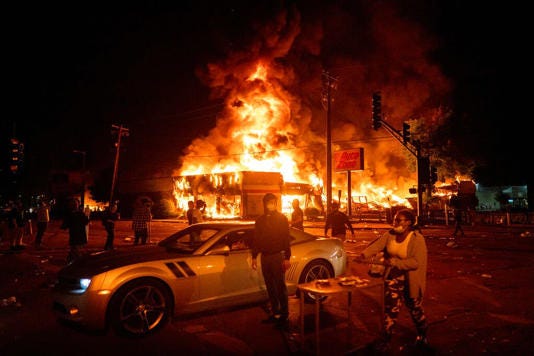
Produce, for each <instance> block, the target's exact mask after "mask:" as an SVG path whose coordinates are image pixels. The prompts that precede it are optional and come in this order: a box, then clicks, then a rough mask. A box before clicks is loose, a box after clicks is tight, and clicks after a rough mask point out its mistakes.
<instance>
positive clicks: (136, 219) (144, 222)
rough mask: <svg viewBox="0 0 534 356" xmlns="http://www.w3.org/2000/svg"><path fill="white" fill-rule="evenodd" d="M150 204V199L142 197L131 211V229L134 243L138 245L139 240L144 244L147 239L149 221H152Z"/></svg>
mask: <svg viewBox="0 0 534 356" xmlns="http://www.w3.org/2000/svg"><path fill="white" fill-rule="evenodd" d="M150 206H151V204H150V200H149V199H147V198H143V199H141V200H140V201H139V202H138V203H137V206H136V208H135V210H134V212H133V216H132V230H133V232H134V245H138V244H139V242H141V244H142V245H145V244H146V243H147V240H148V239H149V234H150V223H151V222H152V213H151V211H150Z"/></svg>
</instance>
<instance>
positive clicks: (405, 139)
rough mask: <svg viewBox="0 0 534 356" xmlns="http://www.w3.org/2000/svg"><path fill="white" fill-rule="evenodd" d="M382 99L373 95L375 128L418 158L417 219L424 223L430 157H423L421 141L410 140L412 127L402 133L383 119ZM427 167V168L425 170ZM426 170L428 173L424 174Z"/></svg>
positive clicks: (375, 94) (379, 95) (378, 94)
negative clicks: (424, 198) (424, 194)
mask: <svg viewBox="0 0 534 356" xmlns="http://www.w3.org/2000/svg"><path fill="white" fill-rule="evenodd" d="M381 101H382V97H381V94H380V92H375V93H373V100H372V110H373V113H372V115H373V116H372V122H373V128H374V129H375V130H378V129H379V128H381V127H383V128H384V129H385V130H386V131H387V132H389V134H390V135H391V136H393V137H394V138H395V139H396V140H397V141H399V142H400V143H401V144H402V145H403V146H404V147H406V149H407V150H408V151H409V152H410V153H411V154H412V155H414V157H415V158H416V174H417V217H418V221H422V214H423V190H424V189H423V186H425V184H427V183H428V182H424V180H425V177H427V178H428V176H429V174H430V172H429V171H428V169H429V166H428V164H426V165H425V164H424V162H427V161H428V157H423V156H422V155H421V145H420V143H419V141H413V140H411V138H410V125H408V124H407V123H403V126H402V133H401V132H400V131H398V130H396V129H395V128H394V127H393V126H391V125H390V124H389V123H388V122H387V121H384V120H383V119H382V102H381ZM425 167H426V168H425ZM424 170H426V172H424Z"/></svg>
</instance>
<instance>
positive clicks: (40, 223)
mask: <svg viewBox="0 0 534 356" xmlns="http://www.w3.org/2000/svg"><path fill="white" fill-rule="evenodd" d="M49 222H50V213H49V210H48V205H47V204H46V202H45V201H44V200H41V201H40V202H39V208H37V235H35V248H37V249H40V248H41V243H42V242H43V236H44V233H45V232H46V229H47V228H48V223H49Z"/></svg>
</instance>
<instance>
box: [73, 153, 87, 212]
mask: <svg viewBox="0 0 534 356" xmlns="http://www.w3.org/2000/svg"><path fill="white" fill-rule="evenodd" d="M72 153H78V154H81V155H82V193H81V194H80V206H81V207H82V210H83V209H84V208H85V156H86V155H87V152H86V151H80V150H72Z"/></svg>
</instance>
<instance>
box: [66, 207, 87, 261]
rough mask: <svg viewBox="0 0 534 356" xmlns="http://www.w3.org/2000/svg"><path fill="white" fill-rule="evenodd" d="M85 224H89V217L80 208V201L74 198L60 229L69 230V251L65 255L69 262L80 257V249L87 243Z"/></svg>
mask: <svg viewBox="0 0 534 356" xmlns="http://www.w3.org/2000/svg"><path fill="white" fill-rule="evenodd" d="M87 224H89V218H88V217H87V215H85V213H84V212H83V211H82V210H80V201H79V200H78V199H74V200H73V201H72V204H71V207H70V211H69V212H68V213H67V214H66V215H65V218H64V219H63V223H62V224H61V228H62V229H68V230H69V245H70V252H69V255H68V257H67V263H69V264H70V263H72V262H73V261H74V260H75V259H77V258H78V257H80V255H81V249H82V248H83V247H84V246H85V245H86V244H87V231H86V230H85V226H86V225H87Z"/></svg>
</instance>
